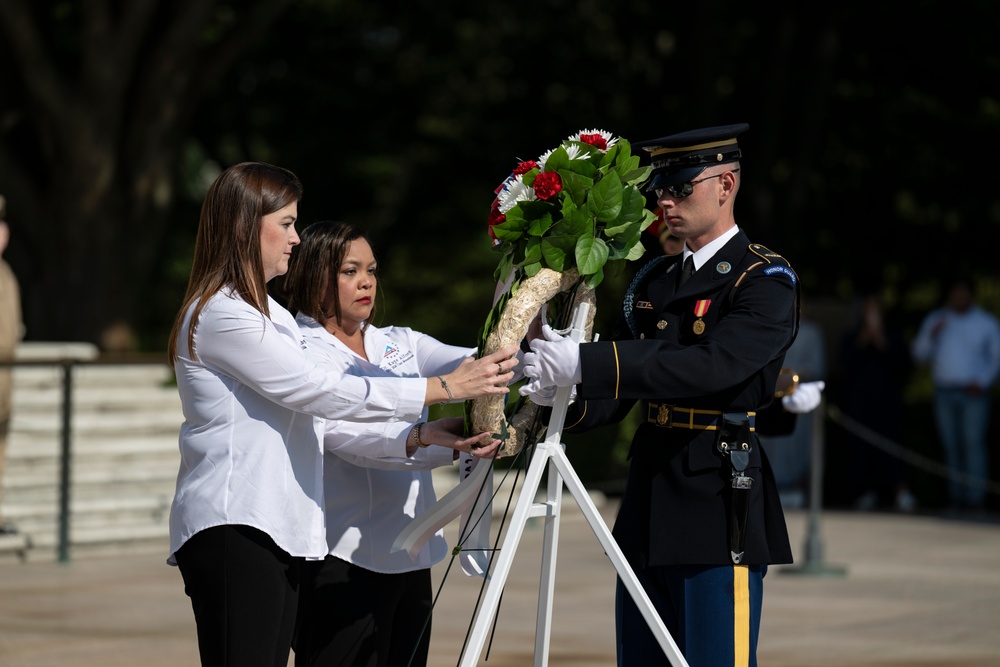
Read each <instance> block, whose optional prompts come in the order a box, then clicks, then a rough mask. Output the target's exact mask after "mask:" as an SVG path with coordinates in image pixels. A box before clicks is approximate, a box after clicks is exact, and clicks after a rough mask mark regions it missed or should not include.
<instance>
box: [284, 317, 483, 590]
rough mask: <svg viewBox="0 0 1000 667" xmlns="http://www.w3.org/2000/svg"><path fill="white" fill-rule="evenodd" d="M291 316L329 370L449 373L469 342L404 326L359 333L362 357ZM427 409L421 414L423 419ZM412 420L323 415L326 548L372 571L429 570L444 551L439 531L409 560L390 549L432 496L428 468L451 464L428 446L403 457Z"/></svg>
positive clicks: (446, 454) (443, 452)
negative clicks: (450, 342) (455, 342)
mask: <svg viewBox="0 0 1000 667" xmlns="http://www.w3.org/2000/svg"><path fill="white" fill-rule="evenodd" d="M296 321H297V322H298V323H299V327H300V329H301V330H302V332H303V335H304V336H305V338H306V341H308V344H309V354H310V355H311V356H312V357H313V358H314V359H315V360H316V361H317V363H319V364H320V365H321V366H323V367H325V368H330V369H331V370H332V371H336V372H342V373H350V374H355V375H362V376H365V377H369V378H375V377H393V376H397V377H433V376H435V375H442V374H445V373H450V372H451V371H453V370H455V368H456V367H458V365H459V364H460V363H461V362H462V360H463V359H465V358H466V357H474V356H475V355H476V349H475V348H466V347H456V346H452V345H446V344H445V343H442V342H441V341H439V340H437V339H435V338H433V337H431V336H428V335H426V334H423V333H420V332H418V331H414V330H413V329H409V328H407V327H385V328H380V327H373V326H370V327H368V329H367V330H366V331H365V353H366V354H367V356H368V359H364V358H362V357H360V356H358V355H357V354H355V353H354V352H352V351H351V350H350V349H349V348H348V347H347V346H346V345H344V344H343V343H341V342H340V341H339V340H337V338H336V337H334V336H333V335H331V334H330V333H329V332H328V331H327V330H326V329H324V328H323V326H322V325H321V324H319V323H318V322H316V320H314V319H313V318H311V317H308V316H306V315H303V314H302V313H299V314H298V315H297V316H296ZM426 412H427V411H426V410H425V411H424V416H422V417H421V421H422V420H426V419H427V417H426ZM415 421H417V420H408V419H391V420H387V421H385V422H383V423H381V424H373V423H364V424H362V423H358V422H348V421H343V420H334V421H328V422H327V425H326V436H325V439H324V444H325V447H326V457H325V459H324V463H323V470H324V479H325V485H326V525H327V540H328V542H329V546H330V554H332V555H333V556H336V557H337V558H340V559H341V560H345V561H347V562H349V563H353V564H355V565H358V566H360V567H363V568H365V569H368V570H373V571H375V572H409V571H412V570H416V569H423V568H429V567H431V566H432V565H434V564H435V563H438V562H440V561H441V560H442V559H443V558H444V557H445V556H446V555H447V554H448V544H447V541H446V540H445V536H444V532H443V531H442V530H438V531H437V532H436V533H435V535H434V536H433V537H431V538H430V539H429V540H427V542H426V543H425V544H424V546H423V548H422V549H421V550H420V552H419V553H417V554H416V555H415V557H414V558H411V557H410V554H409V553H408V552H406V551H397V552H393V551H392V545H393V542H394V541H395V540H396V538H397V537H398V536H399V534H400V533H401V532H402V531H403V530H404V529H405V528H406V527H407V526H408V525H409V523H410V522H411V521H412V520H413V518H414V517H416V516H417V515H419V514H421V513H422V512H424V511H425V510H427V509H428V508H429V507H430V506H431V505H433V504H434V503H435V501H436V500H437V498H436V496H435V494H434V483H433V478H432V476H431V470H432V469H433V468H436V467H440V466H450V465H452V464H453V454H454V451H453V450H451V449H449V448H446V447H437V446H433V445H432V446H430V447H426V448H420V449H417V451H416V452H415V453H414V455H413V456H412V457H409V458H408V457H407V456H406V439H407V436H408V435H409V432H410V429H411V428H412V426H413V422H415Z"/></svg>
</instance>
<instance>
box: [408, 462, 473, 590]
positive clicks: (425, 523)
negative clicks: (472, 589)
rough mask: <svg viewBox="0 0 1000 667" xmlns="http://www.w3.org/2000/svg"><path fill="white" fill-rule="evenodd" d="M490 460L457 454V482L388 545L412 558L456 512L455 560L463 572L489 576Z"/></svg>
mask: <svg viewBox="0 0 1000 667" xmlns="http://www.w3.org/2000/svg"><path fill="white" fill-rule="evenodd" d="M492 463H493V462H492V461H488V460H484V459H477V458H475V457H474V456H472V455H471V454H466V453H464V452H463V453H462V454H461V455H460V456H459V483H458V484H457V485H456V486H455V487H454V488H453V489H451V490H450V491H449V492H448V493H446V494H445V495H444V496H442V497H441V498H439V499H438V501H437V502H436V503H434V504H433V505H431V506H430V507H429V508H428V509H427V510H426V511H424V512H421V513H420V515H419V516H417V517H414V519H413V520H412V521H411V522H410V523H409V524H408V525H407V527H406V528H405V529H403V531H402V532H401V533H400V534H399V536H398V537H397V538H396V541H395V542H393V544H392V551H393V552H394V553H395V552H397V551H406V552H408V553H409V554H410V557H411V558H414V559H416V556H417V554H418V553H420V550H421V549H422V548H423V546H424V544H425V543H426V542H427V540H429V539H430V538H431V536H433V535H434V534H435V533H437V531H439V530H441V529H442V528H443V527H444V526H446V525H447V524H448V523H450V522H451V521H452V519H454V518H455V517H456V516H458V515H459V514H461V515H462V521H461V523H460V524H459V533H458V534H459V538H458V540H459V545H460V546H461V548H462V551H461V552H460V554H459V562H460V563H461V565H462V571H464V572H465V574H467V575H469V576H470V577H471V576H478V577H487V576H488V575H489V562H490V551H489V548H490V521H491V518H492V505H493V465H492Z"/></svg>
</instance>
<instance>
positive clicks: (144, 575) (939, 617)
mask: <svg viewBox="0 0 1000 667" xmlns="http://www.w3.org/2000/svg"><path fill="white" fill-rule="evenodd" d="M615 509H616V507H615V505H614V503H613V502H612V503H608V504H606V505H604V506H603V507H602V512H603V514H604V516H605V520H606V521H607V522H610V521H611V520H612V517H613V515H614V512H615ZM539 521H540V520H538V519H532V520H531V522H529V524H528V526H527V527H526V530H525V533H524V536H523V537H522V539H521V541H520V543H519V545H518V551H517V556H516V558H515V561H514V567H513V568H512V571H511V575H510V577H509V579H508V582H507V587H506V590H505V593H504V596H503V598H502V601H501V604H500V607H499V614H498V622H497V625H496V635H495V637H494V638H493V641H492V647H490V649H489V654H488V659H485V658H486V657H487V656H486V653H485V651H484V653H483V655H482V656H481V657H480V661H479V663H478V664H480V665H485V666H486V667H513V666H515V665H516V666H518V667H524V666H525V665H531V664H532V653H533V646H534V631H535V609H536V604H537V599H538V586H539V582H538V578H539V569H540V568H539V562H540V551H541V543H542V530H541V527H540V523H538V522H539ZM788 522H789V528H790V530H791V533H792V540H793V548H794V549H795V551H796V557H797V558H800V560H801V559H802V554H803V553H804V544H805V541H806V537H807V535H809V534H812V535H814V536H817V537H818V539H814V542H813V543H814V544H817V545H819V546H821V548H822V553H821V554H820V555H819V557H817V556H816V554H815V553H814V558H813V562H812V563H811V564H810V565H811V566H812V567H811V568H809V570H808V571H805V570H803V569H801V568H799V569H796V568H773V569H772V570H771V572H770V573H769V574H768V576H767V579H766V580H765V588H766V593H765V609H764V623H763V629H762V636H761V648H760V652H759V660H760V664H761V665H762V666H764V665H766V666H769V667H793V666H794V667H834V666H837V667H841V666H843V665H852V666H854V667H876V666H877V667H901V666H903V665H906V666H910V667H913V666H917V667H945V666H948V667H987V666H991V667H992V666H996V665H1000V631H998V629H997V618H998V616H1000V568H998V567H997V554H1000V522H998V517H995V516H994V517H979V518H978V519H977V520H966V519H963V518H960V517H941V516H928V515H923V516H901V515H893V514H877V513H875V514H861V513H852V512H827V513H824V514H823V515H822V516H821V520H820V522H819V523H810V522H809V516H808V514H807V513H805V512H800V511H795V512H790V513H789V515H788ZM810 527H816V528H818V530H813V531H810V530H809V528H810ZM449 530H451V531H452V533H450V534H453V532H454V530H455V526H454V525H452V526H449ZM164 550H165V547H164ZM557 562H558V574H557V577H556V589H555V602H554V610H553V622H552V628H551V648H550V651H549V661H548V664H549V665H552V666H553V667H557V666H561V665H566V666H569V665H573V666H574V667H590V666H597V665H601V666H611V665H614V662H615V661H614V647H613V638H614V621H613V589H614V577H615V573H614V568H613V567H612V565H611V561H610V560H609V559H608V558H607V557H606V556H605V555H604V553H603V549H602V548H601V546H600V543H599V542H598V540H597V538H596V537H595V535H594V533H593V531H592V530H591V527H590V525H589V524H588V523H587V521H586V520H585V519H584V517H583V515H582V514H581V513H580V512H579V510H578V509H577V508H576V505H575V503H574V502H573V500H572V499H571V498H569V499H567V501H566V502H565V503H564V511H563V515H562V525H561V529H560V537H559V540H558V556H557ZM446 566H447V562H446V563H444V564H442V565H439V566H437V567H436V568H435V580H436V581H441V579H442V578H445V573H446ZM838 569H842V571H840V572H837V571H836V570H838ZM480 586H481V580H479V579H474V578H469V577H466V576H465V575H464V574H462V573H461V571H459V570H458V568H457V564H456V566H455V567H453V568H452V571H451V572H449V573H448V576H447V577H446V578H445V585H444V586H443V587H442V588H441V589H440V590H441V593H440V596H439V599H438V604H437V607H436V611H435V623H434V630H433V635H432V637H433V640H432V655H431V660H430V665H429V667H451V666H454V665H458V664H459V662H460V658H461V654H462V642H463V638H464V637H465V635H466V632H467V630H468V629H469V627H470V619H471V614H472V610H473V609H474V608H475V604H476V597H477V595H478V593H479V590H480ZM197 664H198V660H197V649H196V646H195V636H194V623H193V620H192V615H191V610H190V606H189V605H188V602H187V598H186V597H185V596H184V593H183V588H182V585H181V580H180V575H179V573H178V572H177V571H176V570H175V569H173V568H170V567H168V566H167V565H165V564H164V554H163V553H155V554H150V553H143V554H133V555H126V556H116V557H105V558H88V559H79V560H74V561H72V562H70V563H66V564H60V563H26V564H19V563H16V562H15V563H10V562H6V563H3V564H0V667H66V666H70V665H71V666H73V667H118V666H126V665H127V666H129V667H136V666H143V667H161V666H162V667H168V666H169V667H177V666H178V665H197ZM290 664H291V663H290Z"/></svg>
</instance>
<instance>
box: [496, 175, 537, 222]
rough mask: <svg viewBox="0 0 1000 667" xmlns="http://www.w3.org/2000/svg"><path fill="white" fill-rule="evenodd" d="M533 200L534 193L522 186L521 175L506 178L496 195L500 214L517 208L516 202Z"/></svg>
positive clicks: (534, 197)
mask: <svg viewBox="0 0 1000 667" xmlns="http://www.w3.org/2000/svg"><path fill="white" fill-rule="evenodd" d="M535 199H537V197H536V196H535V191H534V189H533V188H529V187H528V186H527V185H525V184H524V176H523V174H518V175H517V176H514V177H512V178H508V179H507V180H506V181H505V182H504V184H503V187H502V188H501V189H500V192H498V193H497V202H498V203H499V205H500V206H499V208H500V212H501V213H507V211H509V210H510V209H512V208H514V207H515V206H517V204H518V202H522V201H534V200H535Z"/></svg>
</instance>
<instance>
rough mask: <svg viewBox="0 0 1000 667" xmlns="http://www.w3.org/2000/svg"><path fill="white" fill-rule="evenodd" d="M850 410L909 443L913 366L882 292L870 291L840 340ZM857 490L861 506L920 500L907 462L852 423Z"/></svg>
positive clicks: (911, 505)
mask: <svg viewBox="0 0 1000 667" xmlns="http://www.w3.org/2000/svg"><path fill="white" fill-rule="evenodd" d="M839 361H840V369H839V370H840V373H841V378H842V383H841V385H840V387H839V389H840V390H841V391H842V392H843V393H842V399H841V409H842V410H843V412H844V414H845V415H847V416H848V417H850V418H852V419H853V420H855V421H857V422H858V423H860V424H861V425H863V426H865V427H867V428H869V429H871V430H872V431H874V432H875V433H877V434H878V435H880V436H882V437H884V438H886V439H887V440H889V441H890V442H893V443H896V444H901V443H902V442H903V390H904V388H905V386H906V384H907V382H909V379H910V374H911V373H912V371H913V362H912V360H911V358H910V351H909V349H908V347H907V344H906V340H905V339H904V338H903V333H902V331H901V330H900V329H899V328H898V327H896V326H895V325H894V324H893V323H891V322H889V321H887V317H886V311H885V306H884V304H883V302H882V299H881V298H880V297H879V295H878V294H877V293H870V294H866V295H865V296H864V298H863V299H862V300H861V304H860V311H859V313H858V317H857V321H856V323H855V325H854V327H853V328H852V329H851V330H850V331H849V332H847V333H846V334H845V335H844V337H843V339H842V340H841V343H840V349H839ZM846 442H847V450H848V458H849V461H850V463H851V465H850V473H849V474H850V484H851V494H852V497H853V499H854V506H855V507H856V508H857V509H859V510H872V509H876V508H877V507H880V506H891V507H894V508H895V509H896V510H898V511H901V512H912V511H914V510H915V509H916V505H917V501H916V498H915V497H914V495H913V494H912V493H911V492H910V488H909V485H908V484H907V481H906V470H905V466H904V464H903V462H902V461H900V460H899V459H898V458H896V457H894V456H891V455H890V454H889V453H887V452H886V451H885V450H884V449H882V448H880V447H878V446H877V444H876V443H872V442H871V441H870V437H866V435H865V434H864V433H858V432H855V431H852V430H851V429H850V428H847V441H846Z"/></svg>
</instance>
